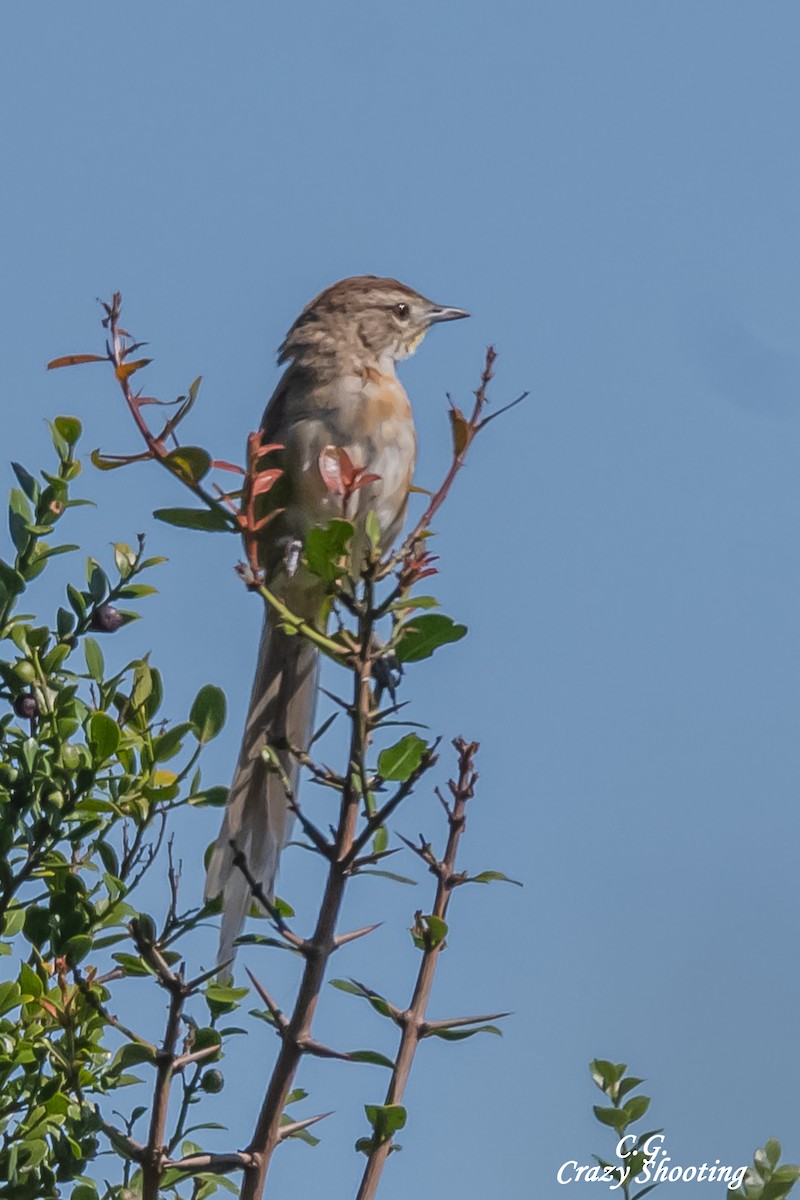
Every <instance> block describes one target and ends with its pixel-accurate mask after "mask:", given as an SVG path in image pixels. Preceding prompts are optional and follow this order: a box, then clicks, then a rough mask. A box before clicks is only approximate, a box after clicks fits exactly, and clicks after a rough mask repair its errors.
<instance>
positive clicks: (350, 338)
mask: <svg viewBox="0 0 800 1200" xmlns="http://www.w3.org/2000/svg"><path fill="white" fill-rule="evenodd" d="M468 316H469V313H467V312H464V310H463V309H461V308H446V307H444V306H443V305H441V304H434V302H433V301H432V300H426V299H425V297H424V296H421V295H420V294H419V292H415V291H413V290H412V289H411V288H409V287H406V286H405V284H402V283H398V281H397V280H396V279H381V278H379V277H378V276H377V275H355V276H353V277H352V278H350V279H341V280H340V281H339V282H338V283H334V284H333V285H332V287H329V288H326V289H325V291H324V292H320V294H319V295H318V296H317V297H316V298H315V299H314V300H312V301H311V303H310V304H309V305H307V306H306V308H304V309H303V311H302V313H301V314H300V316H299V317H298V318H297V320H296V321H295V323H294V325H293V326H292V328H291V329H290V330H289V332H288V334H287V335H286V340H285V341H284V343H283V345H282V346H281V349H280V357H279V362H287V361H290V360H294V361H298V362H308V361H309V360H310V359H312V358H313V356H314V355H315V354H316V355H319V356H321V357H323V358H328V357H330V356H331V355H332V354H333V355H336V356H337V357H338V355H339V354H342V355H348V356H355V357H359V356H360V357H363V358H365V359H367V360H369V361H376V362H379V361H381V360H382V359H387V358H389V359H391V360H393V361H394V362H399V361H400V359H403V358H407V357H408V356H409V354H413V353H414V351H415V350H416V348H417V346H418V345H419V344H420V342H421V341H422V339H423V338H424V337H425V334H426V333H427V332H428V330H429V329H430V327H431V326H432V325H435V324H436V323H437V322H439V321H457V320H459V319H460V318H461V317H468Z"/></svg>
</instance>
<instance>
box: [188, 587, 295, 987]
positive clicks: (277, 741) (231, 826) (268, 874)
mask: <svg viewBox="0 0 800 1200" xmlns="http://www.w3.org/2000/svg"><path fill="white" fill-rule="evenodd" d="M317 673H318V654H317V651H316V649H315V648H314V647H313V646H312V645H311V644H310V643H309V642H307V641H306V640H305V639H304V638H301V637H298V636H291V635H287V634H286V633H284V632H283V631H282V630H281V629H279V628H278V624H277V619H276V617H275V614H274V613H273V612H272V610H270V611H269V612H268V613H267V616H266V620H265V623H264V629H263V632H262V635H261V644H260V646H259V651H258V665H257V667H256V675H255V680H254V681H253V691H252V694H251V697H250V709H249V711H248V715H247V722H246V725H245V731H244V737H243V739H242V748H241V750H240V752H239V761H238V763H237V766H236V773H235V775H234V778H233V783H232V785H231V789H230V793H229V796H228V807H227V809H226V812H225V818H224V820H223V823H222V829H221V830H220V834H219V837H218V838H217V843H216V846H215V847H214V851H213V854H212V857H211V861H210V862H209V865H208V873H207V876H206V888H205V894H206V899H208V900H210V899H213V898H214V897H215V896H219V895H222V897H223V901H222V907H223V916H222V928H221V930H220V944H219V954H218V957H217V961H218V962H219V963H224V962H228V961H229V960H231V959H232V958H233V957H234V945H233V944H234V941H235V940H236V938H237V937H238V935H239V932H240V931H241V928H242V925H243V923H244V919H245V916H246V915H247V911H248V909H249V908H250V905H251V903H252V896H251V892H250V886H249V884H248V882H247V880H246V878H245V876H244V874H243V872H242V871H241V870H240V869H239V868H238V867H235V866H234V864H233V858H234V854H235V850H234V848H233V846H232V845H231V842H232V841H233V842H235V844H236V849H238V850H240V851H241V852H242V853H243V854H244V856H245V858H246V860H247V865H248V868H249V870H250V872H251V874H252V875H253V876H254V878H255V879H256V880H257V881H258V882H259V883H260V884H261V885H262V887H263V889H264V892H265V893H266V895H267V896H269V897H271V896H272V895H273V891H274V887H275V876H276V875H277V871H278V859H279V857H280V852H281V850H282V849H283V847H284V845H285V844H286V841H287V840H288V837H289V833H290V830H291V827H292V815H291V813H290V811H289V808H288V806H287V802H286V792H285V789H284V784H283V781H282V780H281V778H280V776H279V775H278V774H276V773H275V772H274V771H270V770H269V769H268V766H267V764H266V763H265V761H264V759H263V757H262V755H261V751H262V750H263V749H264V747H265V746H267V745H270V746H273V747H275V749H276V750H277V752H278V756H279V759H280V762H281V765H282V767H283V770H284V771H285V773H286V775H287V776H288V778H289V782H290V784H291V787H292V789H293V790H294V789H295V788H296V779H297V764H296V762H295V761H294V758H293V756H292V755H291V754H290V753H289V751H288V749H287V748H294V749H297V748H299V749H302V750H305V749H307V748H308V742H309V739H310V737H311V731H312V726H313V722H314V708H315V703H316V694H317Z"/></svg>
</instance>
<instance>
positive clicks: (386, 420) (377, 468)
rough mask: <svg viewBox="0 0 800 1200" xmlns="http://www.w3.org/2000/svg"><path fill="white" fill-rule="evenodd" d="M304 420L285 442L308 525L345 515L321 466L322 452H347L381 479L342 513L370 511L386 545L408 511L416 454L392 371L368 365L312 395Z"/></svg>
mask: <svg viewBox="0 0 800 1200" xmlns="http://www.w3.org/2000/svg"><path fill="white" fill-rule="evenodd" d="M309 401H310V403H309V404H308V406H307V407H306V410H305V412H304V414H303V417H302V419H300V420H299V421H297V422H296V423H295V425H294V426H293V428H292V430H291V433H290V436H289V438H288V439H287V444H286V449H287V468H288V470H289V473H290V475H291V476H292V485H293V486H292V491H293V493H294V496H295V498H296V501H297V506H298V509H299V511H298V513H297V517H298V524H302V525H304V526H305V528H306V529H307V528H309V527H310V526H311V525H317V524H324V523H326V522H327V521H329V520H331V519H332V518H333V517H337V516H342V511H343V504H342V497H341V496H340V495H337V494H336V493H335V492H332V491H331V490H330V489H329V488H328V487H327V486H326V484H325V481H324V480H323V477H322V474H321V472H320V468H319V458H320V454H321V453H322V451H323V450H325V449H326V448H327V447H331V446H333V447H336V448H337V449H342V450H344V451H345V452H346V453H347V455H348V457H349V459H350V461H351V462H352V464H353V466H354V467H356V468H361V469H362V470H363V472H364V473H368V474H370V475H377V476H379V478H378V479H377V480H374V481H373V482H371V483H369V484H367V485H366V486H365V487H363V488H360V489H357V490H356V491H355V492H354V493H353V495H352V497H351V498H350V501H349V504H348V509H347V513H346V515H347V516H348V518H350V519H356V520H357V519H358V517H363V516H364V515H365V514H366V512H367V511H369V510H370V509H371V510H372V511H374V512H375V514H376V516H377V518H378V521H379V523H380V526H381V530H382V531H383V535H384V542H385V544H386V545H387V546H388V545H389V544H390V543H391V542H392V541H393V540H394V538H395V537H396V536H397V533H398V532H399V528H400V526H401V524H402V521H403V516H404V514H405V507H406V501H407V498H408V492H409V488H410V487H411V483H412V479H413V475H414V465H415V462H416V454H417V439H416V433H415V430H414V419H413V415H412V412H411V405H410V403H409V400H408V396H407V395H406V393H405V390H404V388H403V386H402V384H401V383H400V381H399V380H398V379H397V377H396V376H395V375H394V374H391V375H388V374H384V373H383V372H381V371H379V370H378V369H377V368H375V367H367V368H366V369H365V370H364V371H363V372H361V373H359V374H357V375H346V376H343V377H341V378H340V379H338V380H337V381H336V382H335V383H334V384H333V385H332V386H329V387H328V388H326V389H324V391H320V392H319V393H318V394H316V395H313V396H309ZM303 532H305V530H303Z"/></svg>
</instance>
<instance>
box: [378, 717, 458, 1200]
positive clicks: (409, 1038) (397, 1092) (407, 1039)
mask: <svg viewBox="0 0 800 1200" xmlns="http://www.w3.org/2000/svg"><path fill="white" fill-rule="evenodd" d="M453 745H454V746H455V748H456V752H457V754H458V779H457V781H456V782H454V783H451V791H452V792H453V807H452V812H451V813H450V814H448V836H447V845H446V848H445V852H444V857H443V859H442V868H443V869H442V872H441V874H440V875H439V877H438V882H437V885H436V897H435V900H434V904H433V909H432V914H431V915H432V916H435V917H438V918H439V919H440V920H442V921H443V920H444V918H445V916H446V914H447V907H448V904H449V901H450V896H451V894H452V888H451V887H450V886H449V880H450V879H451V877H452V876H453V875H454V874H455V865H456V856H457V854H458V844H459V841H460V840H461V835H462V833H463V832H464V824H465V819H466V818H465V810H466V805H467V801H468V800H470V799H471V798H472V796H473V794H474V788H475V781H476V779H477V775H476V773H475V766H474V760H475V755H476V753H477V751H478V743H477V742H466V741H464V739H463V738H456V740H455V741H454V743H453ZM444 945H445V943H444V941H440V942H438V943H437V944H435V945H432V944H428V945H426V946H425V948H424V949H423V951H422V962H421V963H420V967H419V971H418V973H417V981H416V985H415V987H414V993H413V996H412V999H411V1003H410V1004H409V1006H408V1009H407V1010H406V1011H405V1012H404V1013H403V1020H402V1023H401V1028H402V1033H401V1035H400V1046H399V1049H398V1053H397V1058H396V1059H395V1066H394V1070H393V1071H392V1078H391V1080H390V1081H389V1087H388V1090H387V1092H386V1099H385V1101H384V1103H385V1104H387V1105H389V1104H401V1103H402V1100H403V1095H404V1093H405V1089H406V1084H407V1082H408V1076H409V1073H410V1071H411V1065H412V1063H413V1061H414V1055H415V1054H416V1052H417V1046H418V1045H419V1043H420V1040H421V1039H422V1038H423V1037H424V1036H425V1034H426V1032H428V1031H430V1029H431V1025H430V1023H429V1022H427V1021H426V1018H425V1011H426V1008H427V1005H428V999H429V997H430V993H431V988H432V986H433V980H434V975H435V973H436V965H437V963H438V961H439V954H440V952H441V950H442V949H443V947H444ZM391 1146H392V1139H391V1138H387V1139H385V1140H383V1141H378V1139H377V1138H373V1144H372V1147H371V1149H370V1151H369V1154H368V1155H367V1162H366V1166H365V1167H364V1174H363V1176H362V1179H361V1186H360V1187H359V1189H358V1196H357V1200H373V1197H374V1196H375V1193H376V1191H377V1188H378V1183H379V1181H380V1177H381V1174H382V1172H383V1168H384V1165H385V1163H386V1159H387V1158H388V1156H389V1153H390V1151H391Z"/></svg>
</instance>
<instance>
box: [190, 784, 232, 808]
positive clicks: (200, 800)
mask: <svg viewBox="0 0 800 1200" xmlns="http://www.w3.org/2000/svg"><path fill="white" fill-rule="evenodd" d="M228 791H229V789H228V788H226V787H221V786H219V787H210V788H206V790H205V791H204V792H198V793H197V795H196V796H190V797H189V803H190V804H191V805H192V806H193V807H194V808H224V807H225V805H226V804H227V803H228Z"/></svg>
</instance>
